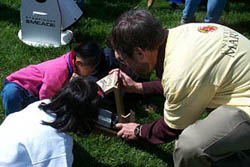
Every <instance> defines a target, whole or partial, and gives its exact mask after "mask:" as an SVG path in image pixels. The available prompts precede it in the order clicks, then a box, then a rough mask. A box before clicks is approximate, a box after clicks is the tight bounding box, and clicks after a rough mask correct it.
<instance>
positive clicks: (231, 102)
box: [162, 23, 250, 129]
mask: <svg viewBox="0 0 250 167" xmlns="http://www.w3.org/2000/svg"><path fill="white" fill-rule="evenodd" d="M162 85H163V88H164V96H165V97H166V101H165V105H164V119H165V122H166V123H167V124H168V126H170V127H171V128H174V129H184V128H186V127H187V126H188V125H190V124H192V123H194V122H195V121H196V120H197V119H199V117H200V114H201V113H202V112H203V111H204V109H205V108H207V107H208V108H216V107H218V106H220V105H226V106H233V107H237V108H240V109H242V110H243V111H245V112H246V113H248V114H249V115H250V108H249V105H250V41H249V40H248V39H247V38H246V37H244V36H243V35H241V34H240V33H238V32H236V31H234V30H232V29H230V28H227V27H225V26H222V25H218V24H204V23H194V24H186V25H183V26H179V27H176V28H173V29H170V30H169V36H168V40H167V45H166V50H165V60H164V72H163V76H162Z"/></svg>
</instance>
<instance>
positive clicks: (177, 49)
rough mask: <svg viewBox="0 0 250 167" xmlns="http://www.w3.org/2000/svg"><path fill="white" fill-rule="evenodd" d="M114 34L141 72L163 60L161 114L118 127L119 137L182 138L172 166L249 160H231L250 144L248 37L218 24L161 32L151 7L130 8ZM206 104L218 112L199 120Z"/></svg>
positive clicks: (119, 52) (121, 54)
mask: <svg viewBox="0 0 250 167" xmlns="http://www.w3.org/2000/svg"><path fill="white" fill-rule="evenodd" d="M110 39H111V40H110V41H111V45H112V47H113V49H114V50H115V53H116V57H117V58H118V59H119V60H120V61H121V62H122V63H124V64H126V65H127V66H129V67H130V68H131V69H132V70H133V71H134V72H135V73H136V74H137V75H139V76H142V77H143V76H147V75H149V74H150V72H152V71H153V70H154V69H155V67H156V66H158V65H159V64H162V66H163V67H164V72H163V74H162V85H163V89H164V96H165V98H166V100H165V105H164V118H160V119H158V120H156V121H154V122H152V123H148V124H143V125H140V124H137V123H128V124H117V125H116V127H117V128H118V129H120V130H119V132H118V133H117V135H118V136H121V137H123V138H127V139H137V138H142V139H146V140H148V141H149V142H151V143H153V144H160V143H164V142H169V141H172V140H174V139H178V140H177V141H176V145H175V150H174V155H173V157H174V164H175V167H207V166H220V167H221V166H227V167H228V166H237V167H239V166H247V165H249V159H247V158H246V159H244V160H241V161H239V160H238V159H237V158H236V159H235V158H233V157H235V156H234V154H235V153H237V152H241V151H243V150H248V149H250V140H249V139H250V117H249V114H250V108H249V105H250V64H249V62H250V41H249V40H248V39H247V38H246V37H244V36H243V35H241V34H240V33H238V32H236V31H234V30H232V29H230V28H228V27H225V26H222V25H218V24H202V23H200V24H198V23H196V24H187V25H183V26H179V27H176V28H172V29H169V30H164V29H163V28H162V25H161V23H160V22H159V20H157V19H156V18H154V17H153V16H152V15H151V14H150V13H149V12H147V11H144V10H130V11H128V12H126V13H124V14H123V15H122V16H120V17H119V19H118V20H117V22H116V24H115V25H114V27H113V29H112V32H111V36H110ZM162 50H163V51H162ZM162 57H163V59H162ZM161 60H163V61H161ZM122 74H123V73H120V77H121V79H123V78H124V76H122ZM206 108H210V109H213V111H212V112H211V113H210V114H209V115H208V116H207V117H206V118H205V119H203V120H199V118H200V115H201V113H202V112H203V111H204V110H205V109H206Z"/></svg>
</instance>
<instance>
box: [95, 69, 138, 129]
mask: <svg viewBox="0 0 250 167" xmlns="http://www.w3.org/2000/svg"><path fill="white" fill-rule="evenodd" d="M118 75H119V73H118ZM118 75H117V73H115V72H114V73H112V74H110V75H107V76H106V77H104V78H102V79H101V80H99V81H97V82H96V83H97V84H98V85H99V86H100V87H101V88H102V90H103V92H104V94H105V95H107V94H109V93H111V92H114V96H115V103H116V112H117V113H114V112H111V111H108V110H106V109H101V110H99V114H98V120H97V127H98V128H100V129H102V130H105V131H108V132H111V133H116V131H115V129H114V128H113V127H112V126H113V125H114V124H116V123H118V122H121V123H127V122H134V121H135V114H134V112H133V111H130V113H128V114H125V110H124V104H123V98H122V94H121V89H120V86H119V77H118Z"/></svg>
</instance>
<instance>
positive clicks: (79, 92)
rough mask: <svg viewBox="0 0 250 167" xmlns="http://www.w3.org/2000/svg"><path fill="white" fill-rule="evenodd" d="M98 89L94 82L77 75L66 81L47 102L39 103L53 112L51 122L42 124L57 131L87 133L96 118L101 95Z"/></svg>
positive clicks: (43, 108) (49, 111) (44, 108)
mask: <svg viewBox="0 0 250 167" xmlns="http://www.w3.org/2000/svg"><path fill="white" fill-rule="evenodd" d="M99 90H100V88H99V86H98V85H97V84H96V83H95V82H91V81H87V80H86V79H83V78H81V77H77V78H75V79H73V80H72V81H70V82H69V83H67V84H66V85H65V86H64V87H63V88H62V89H61V90H60V91H59V92H58V93H57V94H56V95H55V96H53V97H52V99H51V102H50V103H48V104H45V103H41V104H40V105H39V108H40V109H42V110H44V111H45V112H47V113H49V114H55V115H56V119H55V120H54V121H53V122H45V121H43V122H42V124H44V125H50V126H52V127H53V128H55V129H57V130H58V132H69V131H73V132H81V134H87V133H89V132H90V131H91V130H92V128H93V125H94V120H95V119H96V118H97V110H98V108H99V101H100V99H101V97H100V96H99V95H98V91H99Z"/></svg>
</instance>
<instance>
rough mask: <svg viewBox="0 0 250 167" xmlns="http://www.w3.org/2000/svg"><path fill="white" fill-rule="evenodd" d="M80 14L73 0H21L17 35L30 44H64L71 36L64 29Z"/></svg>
mask: <svg viewBox="0 0 250 167" xmlns="http://www.w3.org/2000/svg"><path fill="white" fill-rule="evenodd" d="M81 15H82V11H81V9H80V8H79V7H78V5H77V4H76V2H75V1H74V0H22V4H21V30H20V31H19V32H18V37H19V39H20V40H22V41H23V42H24V43H26V44H28V45H32V46H45V47H48V46H54V47H59V46H61V45H66V44H68V43H69V42H70V41H71V39H72V38H73V32H72V31H70V30H66V29H67V28H68V27H69V26H71V25H72V24H73V23H75V22H76V21H77V20H78V19H79V18H80V17H81Z"/></svg>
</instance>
